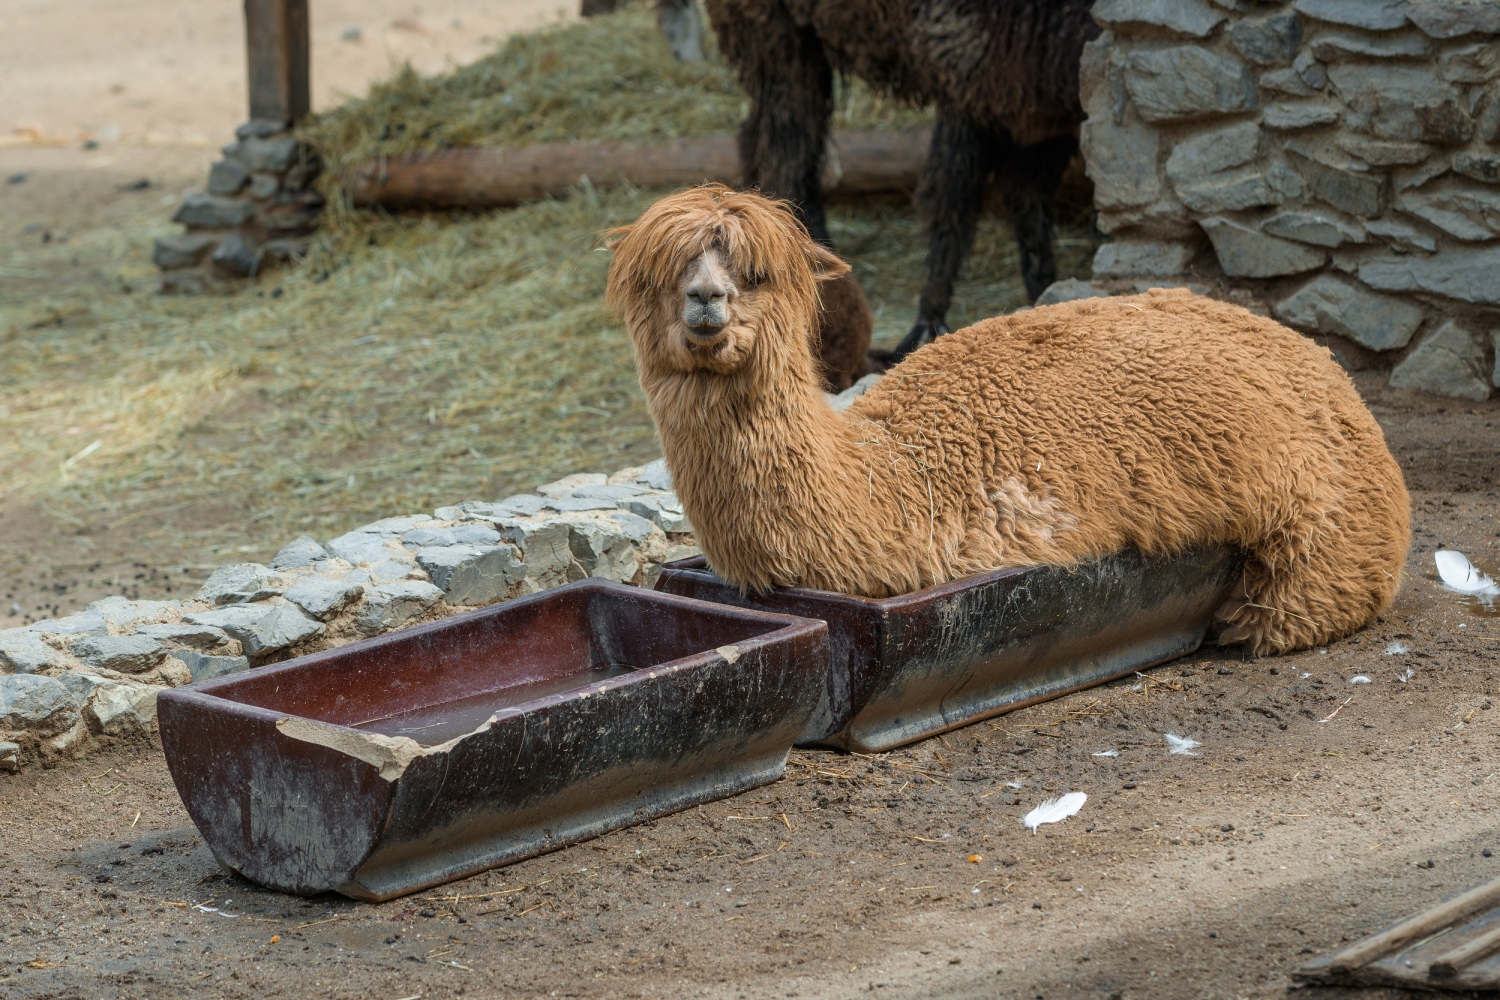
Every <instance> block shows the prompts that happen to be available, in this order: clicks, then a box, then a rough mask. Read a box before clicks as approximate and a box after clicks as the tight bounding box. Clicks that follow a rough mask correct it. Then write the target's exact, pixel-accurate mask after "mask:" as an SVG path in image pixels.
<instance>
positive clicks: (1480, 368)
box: [1391, 320, 1490, 403]
mask: <svg viewBox="0 0 1500 1000" xmlns="http://www.w3.org/2000/svg"><path fill="white" fill-rule="evenodd" d="M1391 385H1393V386H1395V387H1396V388H1398V389H1415V390H1417V391H1419V392H1430V393H1432V394H1433V395H1435V396H1450V397H1453V398H1455V399H1471V400H1473V401H1474V402H1476V403H1482V402H1484V401H1485V400H1487V399H1489V398H1490V383H1489V381H1488V380H1487V379H1486V378H1485V376H1484V348H1483V347H1482V346H1481V345H1480V342H1479V338H1478V337H1477V336H1475V335H1474V334H1473V333H1471V332H1470V331H1469V330H1467V329H1465V328H1464V327H1463V326H1462V325H1460V324H1459V323H1458V321H1456V320H1449V321H1448V322H1446V323H1444V324H1443V325H1442V326H1440V327H1438V328H1437V329H1436V330H1434V331H1433V332H1432V333H1430V334H1428V335H1427V337H1425V338H1424V339H1423V340H1422V342H1421V343H1420V344H1418V345H1417V346H1416V348H1415V349H1414V350H1413V351H1412V352H1411V353H1410V354H1408V355H1407V356H1406V359H1405V360H1403V361H1402V362H1401V363H1400V364H1399V365H1397V366H1396V367H1395V368H1394V369H1393V370H1392V371H1391Z"/></svg>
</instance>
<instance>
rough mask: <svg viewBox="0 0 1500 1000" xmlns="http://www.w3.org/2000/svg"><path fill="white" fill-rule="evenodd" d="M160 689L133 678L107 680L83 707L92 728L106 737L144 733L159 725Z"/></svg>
mask: <svg viewBox="0 0 1500 1000" xmlns="http://www.w3.org/2000/svg"><path fill="white" fill-rule="evenodd" d="M159 691H160V689H159V688H155V687H152V686H151V685H150V684H136V683H133V682H131V681H107V682H105V683H104V684H101V685H100V686H99V687H98V688H97V689H96V690H95V691H94V695H93V697H92V698H90V699H89V703H88V704H87V705H86V706H85V707H84V709H83V717H84V720H85V721H86V722H87V723H88V726H89V729H90V730H92V731H93V732H96V733H102V734H104V735H105V736H144V735H146V734H147V733H149V732H151V730H152V729H153V728H155V725H156V696H157V694H158V693H159Z"/></svg>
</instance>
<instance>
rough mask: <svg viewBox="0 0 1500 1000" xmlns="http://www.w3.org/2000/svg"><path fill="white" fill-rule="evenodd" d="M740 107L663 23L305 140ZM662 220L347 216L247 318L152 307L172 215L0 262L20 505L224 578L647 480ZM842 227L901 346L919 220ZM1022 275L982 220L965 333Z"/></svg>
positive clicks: (516, 48) (869, 219)
mask: <svg viewBox="0 0 1500 1000" xmlns="http://www.w3.org/2000/svg"><path fill="white" fill-rule="evenodd" d="M743 106H744V98H743V96H742V95H741V94H740V93H739V91H738V89H737V88H736V86H735V85H734V81H733V80H732V78H731V77H730V75H729V74H728V73H727V71H726V70H725V68H724V66H723V65H722V63H721V62H719V61H718V60H717V59H710V60H709V61H708V62H706V63H704V64H698V65H684V64H681V63H678V62H676V61H675V60H673V59H672V58H671V57H670V55H669V53H668V51H667V48H666V46H665V43H664V42H663V41H662V40H661V38H660V37H659V35H658V34H657V32H656V29H655V26H654V23H653V22H652V19H651V15H650V13H649V11H646V10H643V9H640V8H627V9H626V10H625V11H623V12H621V13H619V14H616V15H612V16H610V17H607V18H601V19H597V20H594V21H592V22H586V23H582V24H574V25H565V26H558V27H554V28H550V29H547V30H544V31H541V32H538V33H536V34H531V35H524V36H519V37H515V38H512V39H511V40H509V41H508V42H506V43H505V44H504V45H503V46H502V47H501V49H500V50H499V51H498V52H497V53H496V54H495V55H494V56H492V57H490V58H489V59H486V60H483V61H481V62H480V63H477V64H475V65H473V66H468V67H464V68H462V69H458V70H456V71H454V72H453V73H451V74H448V75H443V76H437V77H431V78H424V77H419V76H417V75H416V74H414V73H412V72H410V71H403V72H400V73H398V74H397V75H396V76H395V77H394V78H392V79H391V80H389V81H387V82H385V83H382V84H379V85H377V86H376V87H374V88H372V91H371V93H370V95H369V96H367V97H365V98H363V99H360V100H356V101H352V102H350V103H349V104H348V105H347V106H345V107H343V108H340V109H338V110H336V111H334V112H331V113H328V114H325V115H323V116H322V117H321V118H320V119H319V120H317V121H315V122H313V123H311V124H310V125H309V126H308V128H307V135H308V136H309V138H311V139H313V140H314V141H315V142H316V143H317V144H318V145H319V147H320V149H321V150H322V151H323V154H324V156H325V157H326V158H327V159H328V161H329V162H330V163H331V164H333V165H335V167H338V166H346V165H348V164H351V163H354V162H358V161H360V160H362V159H364V158H367V157H368V156H370V155H372V154H374V153H379V152H385V153H396V152H404V151H410V150H413V149H420V148H428V147H436V146H439V145H443V144H457V143H523V142H528V141H541V140H553V139H558V138H564V137H573V138H580V139H582V138H594V139H606V138H607V139H641V140H650V139H653V138H660V137H666V136H676V135H700V134H705V133H713V132H727V131H730V130H732V129H733V127H734V126H735V124H736V122H737V121H738V119H739V117H740V115H741V113H742V110H743ZM839 114H840V122H839V124H840V126H843V127H859V128H870V127H878V126H882V125H888V126H901V125H907V124H911V123H913V122H915V121H918V120H920V118H921V115H920V114H919V113H917V112H913V111H910V110H906V109H901V108H899V107H897V106H895V105H893V104H891V103H890V102H887V101H885V100H883V99H881V98H880V97H879V96H878V95H874V94H871V93H869V92H868V91H866V90H863V89H862V88H859V87H854V86H851V87H848V88H847V89H845V90H843V91H842V92H841V97H840V112H839ZM403 126H404V127H403ZM336 173H337V170H334V171H330V175H334V174H336ZM656 196H657V193H654V192H642V191H630V190H616V191H596V190H592V189H583V190H579V191H577V192H575V193H574V194H573V195H571V196H570V197H568V198H564V199H558V200H549V201H545V202H541V203H537V204H533V205H529V206H524V207H521V208H519V209H515V210H511V211H504V212H495V213H488V214H454V215H447V214H441V215H427V216H410V217H394V218H393V217H390V216H388V215H382V214H374V213H358V214H353V213H350V212H349V211H348V210H347V209H344V210H341V211H336V212H335V220H334V225H333V226H331V228H330V231H329V232H328V233H326V234H324V236H323V237H321V240H320V243H319V246H318V248H317V251H316V253H315V254H314V257H313V259H312V260H311V261H309V263H308V264H307V265H304V266H302V267H300V268H296V269H292V270H289V271H283V272H277V273H272V274H268V275H265V276H263V277H262V278H261V279H260V280H259V281H258V282H256V283H255V284H253V285H251V286H250V287H248V288H246V289H244V290H242V291H239V292H236V293H235V294H232V295H229V296H227V297H207V298H197V299H173V298H164V297H161V296H157V295H155V294H153V292H152V291H151V289H152V287H153V286H154V280H153V271H152V268H151V265H150V261H149V256H150V243H151V239H152V238H153V237H154V236H157V235H162V234H164V233H166V232H169V231H171V230H172V228H173V227H171V226H170V225H168V224H167V222H166V216H167V214H168V213H169V211H170V209H168V208H161V207H157V208H156V209H155V210H154V211H152V210H149V209H147V210H143V211H142V212H141V214H139V215H136V216H131V217H121V218H116V219H112V220H107V221H101V223H100V225H99V227H98V228H96V229H93V230H90V231H87V232H79V233H74V234H71V235H70V237H69V239H68V240H67V241H66V242H62V241H54V242H52V243H48V244H42V243H41V242H40V241H39V240H36V239H28V240H25V241H22V240H13V241H3V242H0V276H4V277H5V278H6V279H7V283H8V285H9V287H10V288H12V289H14V290H16V291H17V292H18V293H19V294H8V295H0V468H3V469H4V470H5V477H4V479H3V481H0V503H6V502H10V501H15V500H17V499H19V500H22V501H35V502H37V503H39V504H40V505H41V508H42V509H43V510H45V511H47V512H48V513H49V514H50V515H51V516H54V517H56V518H58V519H60V520H62V521H63V522H65V523H66V524H69V525H76V526H82V527H83V528H86V529H88V528H95V527H101V528H108V527H118V526H122V525H124V526H128V527H129V530H131V531H139V532H140V544H141V545H142V548H143V549H145V548H147V547H151V548H152V549H153V551H154V552H155V553H156V554H157V556H158V557H159V558H167V557H169V556H168V555H167V553H181V554H183V556H184V557H186V556H189V555H191V556H193V557H195V558H197V559H198V560H200V561H202V562H213V561H219V562H222V561H225V560H224V558H223V557H224V555H225V554H227V553H246V554H254V555H256V556H258V557H263V556H266V555H269V553H270V552H272V551H274V550H275V549H276V548H277V547H278V546H279V545H280V544H282V543H283V542H285V541H286V540H287V539H288V538H290V537H292V536H294V535H296V534H297V533H300V532H304V531H305V532H309V533H312V534H314V535H318V536H320V537H326V536H328V535H330V534H335V533H337V532H339V531H342V530H344V529H345V528H347V527H348V526H351V525H354V524H358V523H362V522H365V521H369V520H371V519H373V518H376V517H380V516H385V515H391V514H397V513H406V512H412V511H421V510H431V509H433V508H434V507H435V506H437V505H440V504H446V503H454V502H457V501H460V500H463V499H466V498H493V497H496V496H499V495H504V494H505V493H508V492H512V491H514V490H517V489H523V490H524V489H530V488H531V487H532V486H534V485H535V484H537V483H539V482H544V481H547V480H548V479H551V478H554V477H556V476H557V475H561V474H564V473H568V472H574V471H580V470H608V469H615V468H619V467H622V466H625V465H629V464H632V463H634V462H635V461H637V460H641V459H645V458H649V457H651V456H653V455H654V454H655V453H656V446H655V444H654V442H653V438H652V431H651V427H650V422H649V420H648V418H647V415H646V412H645V408H644V405H643V403H642V400H641V398H640V393H639V389H638V387H637V385H636V382H635V374H634V368H633V365H632V361H631V357H630V349H629V345H628V342H627V339H626V337H625V335H624V333H623V332H622V331H621V330H620V329H619V328H618V326H617V325H616V324H615V322H614V321H613V319H612V318H611V317H610V315H609V314H608V312H607V311H606V310H605V308H604V306H603V303H602V291H603V286H604V277H605V271H606V267H607V264H608V260H607V254H606V253H605V252H604V251H602V250H600V249H598V246H597V241H598V236H599V234H601V233H602V232H603V231H605V230H606V229H608V228H609V227H611V226H615V225H618V224H621V223H624V222H628V221H629V220H631V219H633V218H634V217H635V216H636V215H637V214H638V213H639V212H640V211H641V210H642V209H644V208H645V206H646V205H647V204H649V203H650V201H651V200H652V199H653V198H654V197H656ZM830 222H831V229H832V233H833V236H834V239H835V240H836V241H837V243H838V245H839V248H840V250H841V251H842V252H843V253H844V254H845V255H846V256H848V257H849V258H850V259H851V260H852V261H853V263H854V266H855V268H856V273H857V274H858V276H859V278H860V280H861V282H862V283H863V284H864V287H865V288H866V289H867V290H868V292H869V293H870V295H871V300H872V304H873V305H874V306H875V309H876V315H877V331H876V333H877V339H878V340H880V341H883V342H886V343H889V342H891V341H892V340H893V339H894V338H896V337H898V336H899V335H900V334H901V333H903V332H904V331H905V328H906V325H907V324H908V323H909V322H910V319H911V317H912V315H913V311H914V307H915V302H916V295H917V291H918V288H919V285H920V282H921V275H922V269H923V246H922V240H921V237H920V234H919V233H918V229H917V224H916V221H915V219H914V217H913V215H912V212H911V210H910V208H909V206H907V205H905V204H899V203H867V204H859V205H842V206H835V207H834V209H833V211H832V218H831V220H830ZM1093 246H1094V237H1093V236H1092V233H1091V231H1089V230H1087V229H1086V228H1084V227H1074V228H1072V229H1070V230H1067V231H1066V232H1065V234H1064V238H1063V240H1062V244H1061V247H1060V257H1061V268H1060V271H1061V273H1062V274H1063V275H1064V276H1066V275H1072V274H1086V273H1087V268H1088V260H1089V258H1090V256H1091V253H1092V249H1093ZM1014 258H1015V250H1014V244H1013V242H1012V239H1011V236H1010V233H1009V230H1008V228H1007V227H1006V226H1005V225H1004V224H1003V223H1001V222H999V221H998V220H994V219H986V220H985V221H984V223H983V224H982V225H981V227H980V233H979V239H978V241H977V244H976V246H975V251H974V257H973V260H972V263H971V264H970V266H969V268H968V273H967V278H966V280H965V281H964V282H963V283H961V284H960V286H959V288H958V292H957V295H956V297H955V303H954V308H953V310H952V312H951V314H950V315H951V316H952V318H953V320H955V321H956V322H957V323H963V322H965V321H967V320H972V319H976V318H979V317H982V316H985V315H989V314H992V313H994V312H998V311H1002V310H1006V309H1011V308H1015V307H1017V306H1019V305H1021V304H1023V302H1024V298H1023V293H1022V290H1021V287H1020V283H1019V281H1018V280H1017V278H1016V276H1015V275H1016V268H1015V260H1014Z"/></svg>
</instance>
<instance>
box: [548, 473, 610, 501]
mask: <svg viewBox="0 0 1500 1000" xmlns="http://www.w3.org/2000/svg"><path fill="white" fill-rule="evenodd" d="M608 481H609V477H608V476H606V475H604V474H603V473H601V472H575V473H573V474H572V475H571V476H563V477H562V478H561V479H559V480H556V481H555V482H551V483H543V484H542V485H541V486H538V487H537V488H536V492H537V495H538V496H544V497H554V498H555V497H565V496H567V495H568V494H569V493H572V492H573V491H574V490H576V489H578V488H579V487H580V486H603V485H604V484H605V483H606V482H608Z"/></svg>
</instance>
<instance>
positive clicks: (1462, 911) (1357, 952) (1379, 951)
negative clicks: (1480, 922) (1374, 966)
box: [1329, 879, 1500, 973]
mask: <svg viewBox="0 0 1500 1000" xmlns="http://www.w3.org/2000/svg"><path fill="white" fill-rule="evenodd" d="M1497 904H1500V879H1496V880H1494V881H1492V882H1486V883H1484V884H1483V885H1478V886H1475V887H1474V888H1472V889H1470V890H1469V891H1468V892H1463V893H1459V894H1458V895H1457V896H1454V897H1453V898H1452V899H1450V900H1448V901H1447V902H1446V903H1440V904H1438V905H1437V906H1434V907H1432V908H1430V909H1427V910H1423V911H1422V912H1421V913H1418V914H1416V915H1414V916H1411V917H1408V918H1407V919H1405V920H1403V921H1401V922H1400V923H1398V924H1396V925H1395V926H1393V927H1390V928H1387V929H1386V930H1384V931H1381V932H1380V933H1379V934H1374V935H1371V936H1370V937H1367V938H1365V939H1364V940H1363V941H1358V942H1356V943H1354V944H1352V945H1350V946H1349V947H1347V948H1345V949H1344V950H1343V951H1341V952H1338V953H1337V954H1335V955H1334V956H1332V958H1330V959H1329V966H1330V967H1331V969H1332V971H1334V972H1336V973H1337V972H1348V971H1350V970H1352V969H1356V968H1358V967H1360V966H1362V965H1368V964H1369V963H1370V962H1372V961H1374V960H1376V959H1378V958H1383V957H1385V956H1387V955H1391V954H1394V953H1395V952H1396V951H1398V950H1399V949H1400V948H1401V946H1402V945H1405V944H1408V943H1410V942H1412V941H1416V940H1417V939H1419V938H1424V937H1426V936H1427V935H1429V934H1435V933H1436V932H1438V931H1440V930H1442V929H1443V928H1445V927H1449V926H1451V925H1452V924H1454V923H1456V922H1458V921H1460V920H1463V919H1465V918H1467V917H1470V916H1472V915H1473V914H1475V913H1476V912H1478V911H1480V910H1487V909H1489V908H1490V907H1492V906H1495V905H1497Z"/></svg>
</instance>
